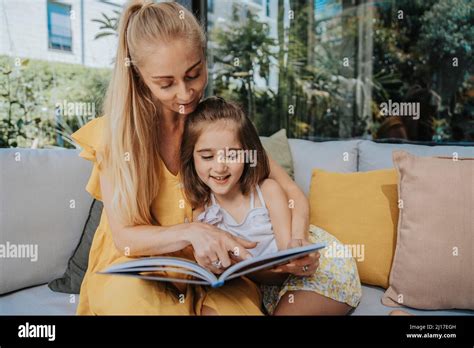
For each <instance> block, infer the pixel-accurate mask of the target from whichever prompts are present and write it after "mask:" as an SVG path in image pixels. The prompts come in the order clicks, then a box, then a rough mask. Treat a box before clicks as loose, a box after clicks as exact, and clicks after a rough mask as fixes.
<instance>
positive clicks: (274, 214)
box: [248, 179, 291, 284]
mask: <svg viewBox="0 0 474 348" xmlns="http://www.w3.org/2000/svg"><path fill="white" fill-rule="evenodd" d="M260 187H261V189H262V194H263V199H264V200H265V204H266V206H267V209H268V212H269V213H270V219H271V222H272V226H273V233H274V234H275V239H276V243H277V246H278V250H283V249H287V247H288V245H289V244H290V240H291V213H290V209H289V207H288V202H287V200H286V195H285V192H284V191H283V189H282V188H281V186H280V185H279V184H278V183H277V182H276V181H275V180H273V179H266V180H264V181H263V182H262V184H261V185H260ZM248 277H249V278H250V279H252V280H254V281H256V282H257V283H261V284H281V283H283V282H284V281H285V279H286V278H287V277H288V274H287V273H282V272H275V271H272V270H263V271H260V272H255V273H252V274H250V275H248Z"/></svg>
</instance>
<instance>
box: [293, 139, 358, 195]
mask: <svg viewBox="0 0 474 348" xmlns="http://www.w3.org/2000/svg"><path fill="white" fill-rule="evenodd" d="M359 142H360V140H347V141H327V142H322V143H316V142H313V141H308V140H301V139H289V143H290V149H291V155H292V157H293V165H294V168H295V181H296V183H297V184H298V186H299V187H300V188H301V189H302V190H303V192H304V193H305V194H306V195H308V192H309V184H310V182H311V174H312V172H313V169H314V168H320V169H324V170H327V171H331V172H340V173H350V172H356V171H357V144H358V143H359Z"/></svg>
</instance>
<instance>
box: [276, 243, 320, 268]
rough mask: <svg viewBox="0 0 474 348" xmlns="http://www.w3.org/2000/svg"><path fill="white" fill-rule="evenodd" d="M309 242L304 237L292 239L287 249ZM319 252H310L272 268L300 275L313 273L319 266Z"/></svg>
mask: <svg viewBox="0 0 474 348" xmlns="http://www.w3.org/2000/svg"><path fill="white" fill-rule="evenodd" d="M308 244H311V243H310V242H308V241H307V240H305V239H292V240H291V241H290V243H289V244H288V249H291V248H296V247H300V246H304V245H308ZM320 256H321V255H320V254H319V252H315V253H311V254H308V255H306V256H303V257H301V258H299V259H296V260H293V261H291V262H290V263H287V264H285V265H280V266H278V267H275V268H274V269H272V271H273V272H276V273H291V274H294V275H296V276H300V277H308V276H311V275H312V274H314V272H316V270H317V269H318V266H319V258H320Z"/></svg>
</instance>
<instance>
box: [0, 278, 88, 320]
mask: <svg viewBox="0 0 474 348" xmlns="http://www.w3.org/2000/svg"><path fill="white" fill-rule="evenodd" d="M78 303H79V295H69V294H62V293H58V292H53V291H51V290H50V289H49V288H48V286H47V285H46V284H44V285H40V286H34V287H31V288H28V289H23V290H19V291H15V292H13V293H10V294H8V295H4V296H0V315H75V314H76V307H77V304H78Z"/></svg>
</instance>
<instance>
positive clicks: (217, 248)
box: [187, 222, 257, 274]
mask: <svg viewBox="0 0 474 348" xmlns="http://www.w3.org/2000/svg"><path fill="white" fill-rule="evenodd" d="M187 239H188V241H189V242H190V243H191V244H192V246H193V248H194V257H195V258H196V261H197V263H198V264H199V265H201V266H203V267H205V268H206V269H208V270H210V271H211V272H213V273H216V274H220V273H222V272H224V270H225V269H226V268H227V267H229V266H230V265H231V264H232V263H233V262H232V261H242V260H245V259H247V258H249V257H251V256H252V255H251V254H250V253H249V252H248V251H247V249H252V248H255V247H256V246H257V243H255V242H249V241H246V240H244V239H242V238H238V237H235V236H233V235H231V234H230V233H228V232H225V231H223V230H221V229H219V228H217V227H215V226H212V225H209V224H206V223H201V222H192V223H190V224H189V229H188V232H187ZM229 252H230V255H229ZM218 265H219V266H220V267H218Z"/></svg>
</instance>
